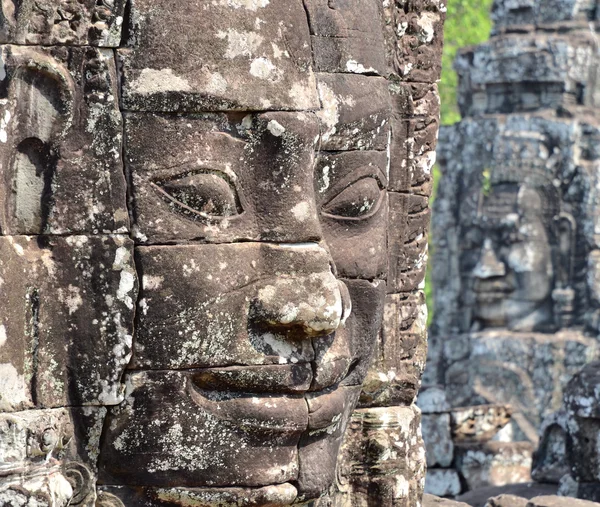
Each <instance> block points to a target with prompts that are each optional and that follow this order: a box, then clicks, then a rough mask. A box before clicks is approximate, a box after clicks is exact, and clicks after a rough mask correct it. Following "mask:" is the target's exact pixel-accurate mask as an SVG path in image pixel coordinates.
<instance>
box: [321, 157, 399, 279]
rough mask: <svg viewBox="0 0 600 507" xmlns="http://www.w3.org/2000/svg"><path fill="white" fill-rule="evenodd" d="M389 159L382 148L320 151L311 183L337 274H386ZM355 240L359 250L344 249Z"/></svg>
mask: <svg viewBox="0 0 600 507" xmlns="http://www.w3.org/2000/svg"><path fill="white" fill-rule="evenodd" d="M387 160H388V157H387V153H385V152H380V151H348V152H338V153H328V152H321V153H320V154H319V158H318V160H317V168H316V182H315V189H316V196H317V205H318V206H319V208H320V209H321V228H322V230H323V237H324V238H325V241H326V243H327V244H328V245H330V248H331V253H332V255H333V259H334V261H335V265H336V267H337V270H338V273H339V274H340V275H341V276H344V277H349V278H369V279H373V278H384V277H385V275H386V274H387V228H388V196H387V192H386V191H385V187H386V186H387V176H386V173H387ZM355 215H357V216H358V217H360V218H361V220H356V218H357V216H355ZM356 244H360V245H361V246H362V248H361V249H360V251H359V252H355V253H354V254H353V255H352V256H350V255H348V252H351V251H353V250H355V248H354V246H355V245H356Z"/></svg>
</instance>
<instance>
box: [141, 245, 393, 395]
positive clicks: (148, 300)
mask: <svg viewBox="0 0 600 507" xmlns="http://www.w3.org/2000/svg"><path fill="white" fill-rule="evenodd" d="M137 262H138V265H139V269H140V270H141V272H142V273H143V277H142V280H141V299H140V301H139V305H138V310H139V319H138V326H137V330H136V333H137V334H136V350H135V355H134V358H133V362H132V365H133V367H134V368H140V369H143V368H152V369H182V368H220V369H223V368H227V369H228V370H227V371H230V370H231V367H235V366H254V367H257V368H255V369H252V368H243V371H244V372H245V374H243V375H241V376H240V378H238V379H237V380H236V379H235V378H232V379H231V380H230V382H229V387H228V389H229V390H238V391H243V390H244V389H247V388H248V382H249V380H250V379H252V378H254V377H253V375H256V376H257V377H256V379H255V381H256V385H257V386H258V390H259V391H260V385H261V382H263V383H264V382H266V381H267V379H266V378H263V376H264V368H259V366H264V365H271V366H274V367H275V370H277V371H280V374H281V376H282V378H286V379H288V380H289V382H291V384H285V385H284V387H285V390H286V392H297V391H298V389H300V390H302V386H303V385H304V383H305V382H306V374H308V378H309V380H308V381H309V383H310V380H312V382H313V389H314V390H320V389H325V388H328V387H331V386H332V385H334V384H336V383H338V382H340V381H342V380H343V381H344V382H345V383H346V384H348V385H350V384H352V385H360V383H361V382H362V380H363V378H364V376H365V375H366V373H367V368H368V366H369V364H370V358H371V354H372V347H373V346H374V342H375V336H376V333H377V332H378V331H379V329H380V326H381V320H380V319H381V317H380V315H381V314H382V313H383V312H382V309H381V307H382V306H383V304H384V288H385V284H384V282H377V281H376V282H368V281H366V280H345V281H344V285H343V286H341V285H340V283H339V282H338V281H337V280H336V279H335V278H334V277H333V275H332V274H331V270H330V264H329V262H330V258H329V256H328V255H327V252H326V251H325V250H324V249H322V248H320V247H319V246H317V245H314V246H307V245H299V246H296V247H289V246H285V245H279V246H278V245H268V244H260V243H243V244H233V245H179V246H174V245H172V246H152V247H139V248H138V249H137ZM341 291H345V292H346V291H347V294H346V295H344V294H342V293H341ZM312 295H318V296H314V297H312ZM348 296H349V298H348ZM348 299H351V301H352V306H353V309H352V312H351V313H350V315H349V316H348V308H346V307H345V306H344V305H345V304H346V303H345V301H347V300H348ZM329 308H335V311H333V312H332V311H329V310H328V309H329ZM305 312H308V313H305ZM311 316H312V319H310V317H311ZM305 321H306V322H308V323H310V325H312V326H313V327H312V328H310V329H304V328H303V329H302V330H300V329H297V330H295V326H296V327H298V326H300V325H302V326H304V325H305V324H302V323H303V322H305ZM278 322H281V324H278ZM341 322H343V324H342V325H341V327H340V329H339V330H338V331H337V332H336V333H335V334H330V333H327V330H328V329H335V328H336V327H337V326H338V325H340V323H341ZM306 325H309V324H306ZM294 333H295V334H294ZM296 335H297V336H296ZM325 335H328V336H325ZM313 360H316V369H315V371H314V375H313V371H312V370H311V368H310V366H309V364H308V363H310V362H311V361H313ZM351 366H352V367H351ZM302 368H305V369H306V368H308V370H309V371H308V372H305V373H306V374H304V373H303V374H300V370H301V369H302ZM251 371H255V373H252V374H251V373H250V372H251ZM303 371H304V370H303ZM214 374H215V372H213V373H211V376H206V375H203V377H202V378H206V381H209V380H210V382H213V380H212V375H214ZM272 374H274V373H272ZM207 375H208V374H207ZM231 375H234V373H233V372H232V373H231ZM219 376H220V377H222V375H221V374H219ZM244 379H245V380H244ZM198 381H199V380H198ZM240 382H241V384H240ZM238 384H239V385H238ZM273 384H274V385H278V382H275V381H273ZM236 385H237V387H235V386H236ZM263 389H264V386H263ZM244 392H247V391H244Z"/></svg>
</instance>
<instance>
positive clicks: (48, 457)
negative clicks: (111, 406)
mask: <svg viewBox="0 0 600 507" xmlns="http://www.w3.org/2000/svg"><path fill="white" fill-rule="evenodd" d="M105 415H106V408H104V407H102V408H99V407H87V408H72V409H68V408H57V409H46V410H26V411H24V412H13V413H10V414H8V413H3V414H0V467H1V468H2V477H1V478H0V504H1V505H6V506H9V505H10V506H12V505H26V504H24V503H23V502H27V501H29V502H30V505H35V504H36V502H35V501H36V500H37V502H42V503H38V504H37V505H52V506H59V505H60V506H63V505H65V506H66V505H67V504H68V505H94V502H95V500H96V473H97V470H96V459H97V457H98V453H99V442H100V435H101V433H102V427H103V423H104V416H105ZM24 470H27V474H24V473H23V471H24ZM52 472H54V473H52ZM36 475H42V476H43V475H47V476H48V477H47V479H46V481H43V480H40V479H39V477H35V476H36ZM24 476H25V477H24ZM44 482H45V484H43V483H44ZM44 501H45V502H47V503H43V502H44ZM63 502H65V503H63Z"/></svg>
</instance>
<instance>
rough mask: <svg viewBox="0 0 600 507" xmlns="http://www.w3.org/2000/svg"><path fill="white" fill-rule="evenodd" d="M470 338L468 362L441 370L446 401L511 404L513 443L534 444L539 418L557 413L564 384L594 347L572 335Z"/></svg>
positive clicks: (584, 338) (590, 341) (475, 335)
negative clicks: (445, 387) (444, 382)
mask: <svg viewBox="0 0 600 507" xmlns="http://www.w3.org/2000/svg"><path fill="white" fill-rule="evenodd" d="M469 338H470V353H469V356H468V359H463V360H460V361H456V362H454V363H453V364H452V365H451V366H450V367H449V368H448V369H447V370H446V374H445V378H446V385H447V388H448V397H449V398H450V399H452V400H454V403H455V404H456V405H466V404H477V403H481V404H490V403H491V404H501V405H510V406H511V407H512V408H513V410H514V415H513V419H512V426H513V428H514V430H515V431H516V433H515V437H516V439H527V440H529V441H531V442H533V443H537V440H538V428H539V426H540V425H541V422H542V420H543V419H544V417H546V416H547V415H549V414H550V413H551V412H552V411H554V410H558V408H560V404H561V396H562V392H563V390H564V388H565V387H566V385H567V383H568V381H569V379H570V378H571V376H572V375H574V374H575V373H576V372H577V371H579V370H580V369H581V368H582V367H583V366H584V365H585V364H586V363H587V362H589V361H590V360H591V359H592V358H593V357H594V354H595V352H594V351H595V350H596V347H597V345H596V340H595V339H594V338H592V337H587V336H585V335H583V334H582V333H579V332H574V331H569V332H566V331H563V332H560V333H556V334H542V333H509V332H504V331H500V330H497V331H496V330H488V331H483V332H480V333H472V334H471V335H470V336H469ZM550 386H552V388H550Z"/></svg>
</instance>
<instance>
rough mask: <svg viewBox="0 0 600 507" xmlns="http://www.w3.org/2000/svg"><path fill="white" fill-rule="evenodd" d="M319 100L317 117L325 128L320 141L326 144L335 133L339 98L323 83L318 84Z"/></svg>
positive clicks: (338, 113)
mask: <svg viewBox="0 0 600 507" xmlns="http://www.w3.org/2000/svg"><path fill="white" fill-rule="evenodd" d="M319 98H320V99H321V109H320V110H319V111H318V112H317V116H318V117H319V119H320V120H321V123H322V124H323V125H324V126H325V127H326V129H325V131H324V132H323V134H322V136H321V138H322V140H323V141H324V142H326V141H329V139H331V137H332V136H333V135H335V134H336V132H337V125H338V122H339V121H340V111H339V98H338V97H337V95H336V94H335V92H334V91H333V90H332V89H331V88H329V86H327V85H326V84H325V83H319Z"/></svg>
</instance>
